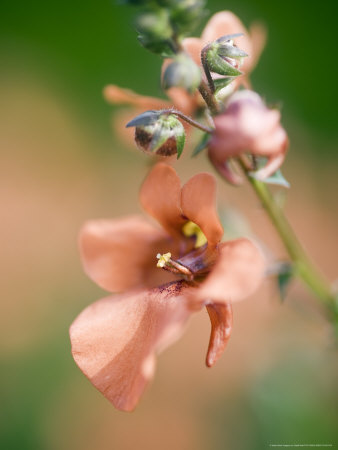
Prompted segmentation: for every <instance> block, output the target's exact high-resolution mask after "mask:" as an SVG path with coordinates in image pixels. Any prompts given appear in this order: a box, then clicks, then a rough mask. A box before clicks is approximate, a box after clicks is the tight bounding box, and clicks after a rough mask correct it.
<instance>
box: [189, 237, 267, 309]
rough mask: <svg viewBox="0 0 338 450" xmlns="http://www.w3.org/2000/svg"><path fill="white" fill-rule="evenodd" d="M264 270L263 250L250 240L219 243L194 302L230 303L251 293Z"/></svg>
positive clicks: (258, 282)
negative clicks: (213, 260)
mask: <svg viewBox="0 0 338 450" xmlns="http://www.w3.org/2000/svg"><path fill="white" fill-rule="evenodd" d="M264 271H265V260H264V257H263V254H262V252H261V251H260V250H259V249H258V247H257V246H256V245H255V244H253V243H252V242H251V241H250V240H249V239H245V238H243V239H236V240H233V241H229V242H224V243H222V244H220V245H219V257H218V259H217V260H216V263H215V266H214V267H213V268H212V270H211V272H210V274H209V275H208V277H207V278H206V280H205V281H204V282H203V283H202V284H201V286H200V288H199V289H198V290H197V292H196V293H195V294H194V297H193V298H192V299H191V300H192V302H196V301H197V302H205V301H207V302H208V303H209V302H212V303H223V304H224V303H228V302H235V301H238V300H242V299H244V298H245V297H248V296H250V295H251V294H253V292H254V291H255V290H256V289H257V288H258V287H259V285H260V284H261V282H262V280H263V277H264Z"/></svg>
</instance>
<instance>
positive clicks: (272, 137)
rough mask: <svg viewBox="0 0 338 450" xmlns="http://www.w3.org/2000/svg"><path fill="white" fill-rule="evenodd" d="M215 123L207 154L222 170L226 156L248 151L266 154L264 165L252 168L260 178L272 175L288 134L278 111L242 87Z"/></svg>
mask: <svg viewBox="0 0 338 450" xmlns="http://www.w3.org/2000/svg"><path fill="white" fill-rule="evenodd" d="M214 123H215V131H214V133H213V134H212V137H211V139H210V141H209V143H208V149H209V158H210V159H211V161H212V163H213V164H214V165H215V166H216V167H217V168H218V169H220V168H221V170H223V172H224V170H225V169H227V168H228V166H227V163H228V160H229V159H231V158H236V157H240V156H241V155H244V154H248V153H249V154H251V155H253V156H255V157H264V158H266V165H265V166H264V167H263V168H261V169H260V170H259V171H258V172H255V177H256V178H259V179H265V178H267V177H269V176H271V175H272V174H273V173H274V172H276V170H277V169H279V167H280V166H281V164H282V163H283V161H284V159H285V154H286V151H287V148H288V137H287V134H286V132H285V130H284V128H283V127H282V125H281V123H280V112H279V111H277V110H271V109H269V108H267V107H266V106H265V104H264V102H263V100H262V99H261V97H260V96H259V95H258V94H256V93H255V92H252V91H248V90H243V91H238V92H236V93H235V94H233V95H232V96H231V97H230V99H229V100H228V102H227V104H226V109H225V111H224V112H223V113H222V114H220V115H218V116H216V117H215V118H214ZM224 173H225V172H224ZM228 175H229V174H228Z"/></svg>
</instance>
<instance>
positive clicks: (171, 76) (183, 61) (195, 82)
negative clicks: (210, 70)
mask: <svg viewBox="0 0 338 450" xmlns="http://www.w3.org/2000/svg"><path fill="white" fill-rule="evenodd" d="M201 79H202V76H201V70H200V68H199V67H198V66H197V64H195V63H194V61H193V60H192V59H191V58H190V57H189V56H187V55H185V54H180V55H178V56H177V57H176V58H175V59H174V61H173V62H172V63H171V64H169V66H168V67H167V68H166V70H165V72H164V75H163V87H164V89H169V88H171V87H174V86H176V87H177V86H179V87H182V88H184V89H186V90H187V91H188V92H190V93H192V92H193V91H194V90H195V89H197V88H198V86H199V85H200V83H201Z"/></svg>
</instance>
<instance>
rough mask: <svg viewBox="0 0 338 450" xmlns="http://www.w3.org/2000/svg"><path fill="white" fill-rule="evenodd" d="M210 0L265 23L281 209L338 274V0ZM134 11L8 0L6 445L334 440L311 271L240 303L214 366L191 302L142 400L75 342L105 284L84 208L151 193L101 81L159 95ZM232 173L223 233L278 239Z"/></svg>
mask: <svg viewBox="0 0 338 450" xmlns="http://www.w3.org/2000/svg"><path fill="white" fill-rule="evenodd" d="M208 7H209V10H210V14H211V13H214V12H216V11H218V10H221V9H230V10H232V11H234V12H235V13H236V14H237V15H239V16H240V18H241V19H242V20H243V22H244V23H245V24H246V25H249V24H250V23H251V22H252V21H254V20H257V19H259V20H260V21H262V22H263V23H265V24H266V26H267V28H268V31H269V40H268V45H267V47H266V50H265V52H264V53H263V55H262V58H261V61H260V63H259V65H258V67H257V69H256V70H255V72H254V74H253V76H252V81H253V85H254V87H255V89H256V90H257V91H258V92H260V93H261V94H262V95H263V96H264V97H265V98H266V99H267V101H268V102H270V103H275V102H281V103H282V105H283V110H282V111H283V123H284V125H285V127H286V128H287V129H288V131H289V134H290V139H291V150H290V153H289V155H288V158H287V162H286V164H285V167H284V174H285V176H286V178H287V179H288V180H289V181H290V182H291V185H292V189H291V191H290V192H289V195H288V199H287V203H286V211H287V214H288V216H289V218H290V220H291V222H292V224H293V225H294V227H295V229H296V230H297V232H298V234H299V235H301V238H302V241H303V243H304V245H305V246H306V247H307V249H308V250H309V252H310V253H311V255H312V256H313V258H314V259H315V260H316V262H317V263H318V265H319V266H320V267H321V269H322V271H323V272H324V273H325V274H326V276H327V277H328V278H329V279H330V280H331V281H332V282H333V281H334V280H335V279H337V278H338V275H337V273H338V269H337V262H338V252H337V248H338V246H337V236H336V235H337V233H336V231H337V218H338V211H337V177H336V173H337V151H336V150H337V143H338V129H337V125H336V124H337V114H336V110H337V106H336V105H337V96H335V95H334V92H335V86H336V80H337V75H338V74H337V61H336V56H335V55H336V41H337V39H336V35H335V34H336V28H337V27H336V17H337V14H338V6H337V3H336V2H333V1H329V0H328V1H325V0H324V1H322V2H320V4H318V2H315V1H311V0H308V1H306V2H305V1H304V0H301V1H298V2H295V1H291V0H285V1H283V2H277V3H276V2H271V1H270V0H256V1H255V2H252V1H249V0H236V1H234V0H229V1H227V2H221V1H209V3H208ZM135 13H136V10H135V9H133V8H132V7H128V6H121V5H117V4H116V3H114V2H112V1H108V0H97V1H95V2H93V1H91V2H90V1H88V2H79V1H75V0H74V1H72V2H69V1H66V0H58V1H56V0H50V1H49V2H45V1H42V0H32V1H30V2H29V3H27V2H25V3H24V2H23V1H20V0H19V1H18V2H13V1H8V0H2V1H1V4H0V24H1V26H0V61H1V62H0V71H1V72H0V99H1V100H0V152H1V163H0V167H1V169H0V170H1V177H0V185H1V191H0V196H1V221H0V227H1V232H0V248H1V271H0V277H1V289H2V295H1V300H0V308H1V309H0V352H1V354H0V381H1V384H0V448H1V449H4V450H12V449H20V450H40V449H41V450H61V449H62V450H63V449H72V450H77V449H82V450H89V449H93V448H95V449H100V450H101V449H102V450H105V449H107V450H108V449H114V450H120V449H121V450H124V449H128V450H129V449H136V448H137V449H150V450H152V449H158V448H161V449H168V450H169V449H179V450H205V449H212V450H218V449H231V450H232V449H239V450H241V449H243V450H246V449H253V450H256V449H257V450H258V449H263V448H268V447H269V445H270V444H285V443H287V444H332V446H333V447H335V446H336V445H337V442H338V440H337V431H336V428H337V418H338V416H337V410H336V407H337V397H338V395H337V389H336V377H337V367H336V349H335V346H334V344H333V342H332V336H331V329H330V327H329V325H328V323H327V321H326V319H325V318H324V317H323V315H322V313H321V311H320V310H319V309H318V308H317V307H316V303H315V301H314V299H313V297H312V295H311V294H310V293H309V292H307V291H306V290H305V288H303V286H301V285H300V284H298V283H294V284H293V285H292V287H291V289H290V291H289V294H288V296H287V298H286V300H285V301H284V303H281V302H280V300H279V297H278V294H277V292H276V290H275V288H274V286H273V284H271V283H270V284H266V285H265V286H263V287H262V289H261V291H260V292H259V293H258V294H257V295H256V296H255V297H254V298H252V299H250V300H248V301H246V302H243V303H241V304H238V305H236V306H235V328H234V332H233V337H232V339H231V342H230V344H229V346H228V349H227V351H226V353H225V354H224V356H223V358H222V360H221V361H220V362H219V363H218V364H217V365H216V366H215V367H214V368H213V369H212V370H210V369H206V368H205V367H204V357H205V352H206V348H207V341H208V337H209V323H208V318H207V315H206V314H203V313H200V314H198V315H196V317H194V318H193V320H192V321H191V323H190V326H189V328H188V329H187V333H186V334H185V336H184V338H183V339H182V340H181V341H180V342H179V343H177V344H175V345H174V346H173V347H172V348H170V349H169V350H167V351H166V352H165V353H164V354H163V355H161V357H160V359H159V364H158V370H157V375H156V378H155V380H154V382H153V384H152V385H151V387H150V389H148V391H147V392H146V394H145V396H144V398H143V399H142V402H141V403H140V405H139V407H138V408H137V409H136V411H135V412H134V413H132V414H126V413H120V412H117V411H115V410H114V408H113V407H112V406H111V405H110V404H109V403H108V402H107V401H106V400H105V399H104V398H103V397H102V396H101V395H100V394H99V393H98V392H97V391H96V390H95V389H94V388H93V387H92V386H91V385H90V383H89V382H88V381H87V380H86V379H85V377H84V376H83V375H82V374H81V373H80V371H79V370H78V369H77V367H76V366H75V363H74V362H73V360H72V358H71V356H70V344H69V338H68V327H69V325H70V323H71V322H72V320H73V319H74V318H75V316H76V315H77V314H78V313H79V312H80V311H81V310H82V309H83V308H84V307H85V306H86V305H88V304H89V303H91V302H92V301H94V300H95V299H97V298H100V297H102V296H104V295H105V294H104V292H102V291H101V290H100V289H99V288H98V287H96V286H95V285H94V284H93V283H92V282H90V281H89V280H88V279H87V278H86V277H85V276H84V274H83V272H82V269H81V266H80V263H79V257H78V254H77V246H76V236H77V232H78V229H79V228H80V226H81V224H82V223H83V222H84V221H85V220H86V219H88V218H98V217H116V216H119V215H123V214H129V213H135V212H136V211H139V210H140V208H139V206H138V202H137V190H138V186H139V184H140V183H141V181H142V179H143V178H144V176H145V174H146V172H147V168H148V161H147V159H146V158H145V157H143V156H142V155H140V154H139V153H137V152H136V151H133V150H131V149H128V148H126V146H125V145H124V144H123V143H121V141H119V140H118V138H117V137H116V136H114V133H113V131H112V113H113V108H112V107H110V106H109V105H107V104H106V103H105V102H104V100H103V98H102V88H103V87H104V86H105V85H106V84H107V83H115V84H119V85H121V86H122V87H129V88H132V89H135V90H137V91H138V92H141V93H144V94H148V95H157V96H161V95H162V94H161V89H160V82H159V69H160V65H161V61H160V59H159V58H158V57H156V56H154V55H152V54H150V53H148V52H147V51H146V50H144V49H142V48H141V47H140V46H139V44H138V43H137V40H136V33H135V31H134V29H133V27H132V18H133V16H134V14H135ZM114 114H115V116H116V117H118V114H119V112H118V110H115V112H114ZM178 170H179V172H180V174H181V175H182V178H183V179H187V178H188V176H190V175H192V174H193V173H196V172H197V171H199V170H211V168H210V167H209V166H208V162H207V161H206V159H205V158H204V156H200V157H199V158H198V159H196V160H190V158H189V157H187V156H185V157H184V158H183V162H182V164H181V165H180V166H179V167H178ZM219 190H220V193H219V194H220V205H221V208H222V209H223V210H225V211H227V212H228V214H227V215H228V216H229V211H230V212H231V213H232V214H231V218H232V226H230V225H229V230H228V236H229V237H230V236H231V235H232V234H233V233H238V234H243V233H244V234H245V233H248V228H247V225H244V223H243V217H245V218H246V220H248V223H250V227H251V232H253V233H254V234H255V235H256V236H258V237H260V238H262V239H264V242H265V243H266V245H267V246H268V247H269V249H270V251H271V252H272V253H273V254H274V255H276V257H277V256H278V257H283V254H284V253H283V252H284V251H283V248H282V246H281V244H280V243H279V240H278V238H277V236H276V235H275V233H274V231H273V229H272V228H271V226H270V224H269V222H268V221H267V219H266V218H265V217H264V213H263V212H262V210H261V209H260V206H259V204H258V202H257V200H256V199H255V198H254V197H253V196H252V194H251V192H250V190H249V188H246V187H245V188H243V189H234V188H232V187H229V186H226V185H224V184H223V185H222V186H220V189H219ZM235 208H236V210H235ZM238 210H239V211H240V213H239V212H238ZM235 211H237V212H235Z"/></svg>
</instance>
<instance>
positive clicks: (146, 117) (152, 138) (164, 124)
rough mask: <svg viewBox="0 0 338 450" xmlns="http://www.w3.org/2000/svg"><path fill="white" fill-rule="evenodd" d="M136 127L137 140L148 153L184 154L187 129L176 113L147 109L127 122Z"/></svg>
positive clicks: (128, 125) (178, 155)
mask: <svg viewBox="0 0 338 450" xmlns="http://www.w3.org/2000/svg"><path fill="white" fill-rule="evenodd" d="M133 126H134V127H135V142H136V144H137V146H138V147H139V148H140V149H141V150H143V151H144V152H146V153H153V154H156V155H161V156H172V155H175V154H177V158H179V157H180V156H181V154H182V151H183V148H184V143H185V131H184V127H183V125H182V124H181V122H180V121H179V120H178V119H177V117H176V116H175V115H174V114H168V113H167V112H165V113H163V112H161V111H146V112H145V113H143V114H141V115H140V116H137V117H136V118H135V119H133V120H132V121H131V122H129V123H128V124H127V127H133Z"/></svg>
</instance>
